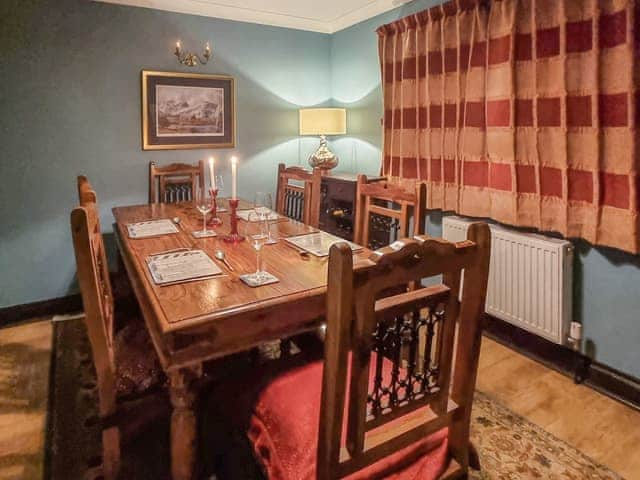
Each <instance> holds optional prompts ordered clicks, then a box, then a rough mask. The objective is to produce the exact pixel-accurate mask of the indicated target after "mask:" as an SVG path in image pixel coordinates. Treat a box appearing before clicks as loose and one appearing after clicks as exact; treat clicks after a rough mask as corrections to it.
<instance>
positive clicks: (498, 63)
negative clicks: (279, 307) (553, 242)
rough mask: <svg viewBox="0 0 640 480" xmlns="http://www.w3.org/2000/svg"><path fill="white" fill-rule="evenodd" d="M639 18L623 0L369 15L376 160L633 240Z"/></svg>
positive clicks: (430, 191)
mask: <svg viewBox="0 0 640 480" xmlns="http://www.w3.org/2000/svg"><path fill="white" fill-rule="evenodd" d="M639 23H640V15H639V14H638V6H637V5H636V2H635V1H634V0H494V1H492V2H490V3H489V2H485V1H479V0H457V1H450V2H447V3H445V4H442V5H439V6H436V7H433V8H431V9H429V10H425V11H423V12H420V13H418V14H415V15H411V16H409V17H406V18H404V19H402V20H399V21H396V22H393V23H391V24H388V25H384V26H382V27H380V29H379V30H378V33H379V53H380V60H381V71H382V81H383V92H384V155H383V165H382V170H383V173H384V174H385V175H387V176H390V177H395V178H397V179H398V180H399V181H401V182H409V183H412V182H416V181H422V182H426V183H427V185H428V188H427V208H429V209H442V210H447V211H454V212H457V213H460V214H463V215H469V216H474V217H490V218H493V219H495V220H497V221H499V222H503V223H506V224H511V225H516V226H526V227H535V228H538V229H540V230H543V231H555V232H559V233H561V234H563V235H565V236H567V237H581V238H585V239H586V240H588V241H590V242H592V243H594V244H597V245H606V246H611V247H615V248H619V249H622V250H625V251H628V252H632V253H638V251H639V248H640V241H639V234H638V232H639V231H640V222H639V219H638V192H639V190H640V181H639V180H638V178H640V177H639V175H638V171H639V170H640V169H639V167H640V160H639V155H638V134H637V130H636V124H637V117H638V116H639V115H638V89H637V85H638V83H639V81H640V67H639V66H638V64H639V62H638V56H639V51H640V49H639V42H638V30H639V29H638V24H639Z"/></svg>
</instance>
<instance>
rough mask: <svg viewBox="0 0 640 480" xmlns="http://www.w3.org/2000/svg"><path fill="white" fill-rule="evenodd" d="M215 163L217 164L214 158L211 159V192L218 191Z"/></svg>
mask: <svg viewBox="0 0 640 480" xmlns="http://www.w3.org/2000/svg"><path fill="white" fill-rule="evenodd" d="M214 163H215V159H214V158H213V157H209V180H210V181H211V190H217V187H216V176H215V171H214V169H213V164H214Z"/></svg>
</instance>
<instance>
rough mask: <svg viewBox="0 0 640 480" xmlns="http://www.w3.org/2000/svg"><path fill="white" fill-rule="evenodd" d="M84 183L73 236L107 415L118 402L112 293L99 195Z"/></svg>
mask: <svg viewBox="0 0 640 480" xmlns="http://www.w3.org/2000/svg"><path fill="white" fill-rule="evenodd" d="M81 182H82V190H80V197H81V203H83V204H82V205H80V206H78V207H76V208H74V209H73V211H72V212H71V234H72V237H73V248H74V251H75V255H76V266H77V270H78V282H79V284H80V291H81V293H82V304H83V306H84V312H85V324H86V326H87V333H88V335H89V341H90V343H91V351H92V355H93V362H94V365H95V367H96V373H97V377H98V394H99V400H100V402H99V403H100V413H101V415H108V414H110V413H112V412H113V411H114V410H115V401H116V384H115V379H116V377H115V373H116V372H115V361H114V347H113V311H114V303H113V292H112V290H111V282H110V280H109V268H108V264H107V256H106V252H105V248H104V241H103V238H102V233H101V231H100V222H99V212H98V208H97V204H96V202H95V201H94V200H95V198H96V194H95V192H94V191H93V190H92V189H91V185H90V184H89V182H88V181H87V180H86V178H83V180H81V179H80V178H78V186H79V189H80V185H81ZM92 199H93V200H92Z"/></svg>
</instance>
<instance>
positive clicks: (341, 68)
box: [330, 0, 640, 377]
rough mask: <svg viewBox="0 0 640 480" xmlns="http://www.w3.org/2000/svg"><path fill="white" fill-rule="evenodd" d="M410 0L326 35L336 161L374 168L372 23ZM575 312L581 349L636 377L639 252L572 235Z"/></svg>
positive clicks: (434, 220)
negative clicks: (339, 117) (343, 128)
mask: <svg viewBox="0 0 640 480" xmlns="http://www.w3.org/2000/svg"><path fill="white" fill-rule="evenodd" d="M437 3H440V2H439V1H438V0H431V1H414V2H410V3H408V4H406V5H404V6H402V7H401V8H398V9H396V10H393V11H391V12H388V13H386V14H383V15H380V16H378V17H375V18H373V19H370V20H368V21H366V22H362V23H360V24H358V25H354V26H353V27H350V28H348V29H345V30H342V31H340V32H337V33H335V34H334V35H332V36H331V46H330V48H331V65H332V68H331V70H332V82H331V85H332V87H331V91H332V94H333V97H334V99H335V102H336V104H339V105H344V106H345V107H347V108H349V111H348V112H349V118H348V120H349V131H350V135H351V136H353V137H354V138H342V139H340V140H338V141H334V142H333V145H334V147H335V150H336V152H337V153H338V154H339V155H340V156H341V157H342V162H343V163H350V164H351V165H353V167H352V168H354V170H355V171H362V172H364V173H369V174H375V173H377V172H378V169H379V168H380V160H379V159H380V157H381V154H380V147H381V141H382V134H381V127H380V117H381V116H382V94H381V88H380V71H379V62H378V50H377V36H376V34H375V29H376V28H377V27H378V26H379V25H382V24H384V23H388V22H390V21H393V20H395V19H397V18H401V17H403V16H405V15H408V14H411V13H414V12H416V11H419V10H422V9H424V8H428V7H430V6H433V5H435V4H437ZM441 224H442V213H433V214H431V215H429V216H428V221H427V226H428V231H429V233H430V234H432V235H435V236H440V235H441V234H442V225H441ZM574 244H575V246H576V250H575V265H574V306H573V311H574V315H573V316H574V318H575V319H576V320H577V321H580V322H582V323H583V334H584V338H585V346H584V350H585V351H586V352H587V353H588V354H589V355H590V356H591V357H592V358H595V359H596V360H597V361H599V362H601V363H604V364H606V365H609V366H611V367H613V368H615V369H618V370H620V371H622V372H625V373H627V374H630V375H633V376H635V377H640V256H638V255H629V254H626V253H624V252H621V251H618V250H612V249H608V248H594V247H592V246H590V245H589V244H587V243H586V242H584V241H580V240H578V241H574Z"/></svg>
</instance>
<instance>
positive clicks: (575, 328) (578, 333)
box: [568, 322, 582, 352]
mask: <svg viewBox="0 0 640 480" xmlns="http://www.w3.org/2000/svg"><path fill="white" fill-rule="evenodd" d="M568 341H569V344H570V345H571V347H572V348H573V349H574V350H575V351H576V352H579V351H580V345H581V343H582V324H581V323H578V322H571V326H570V327H569V339H568Z"/></svg>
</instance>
